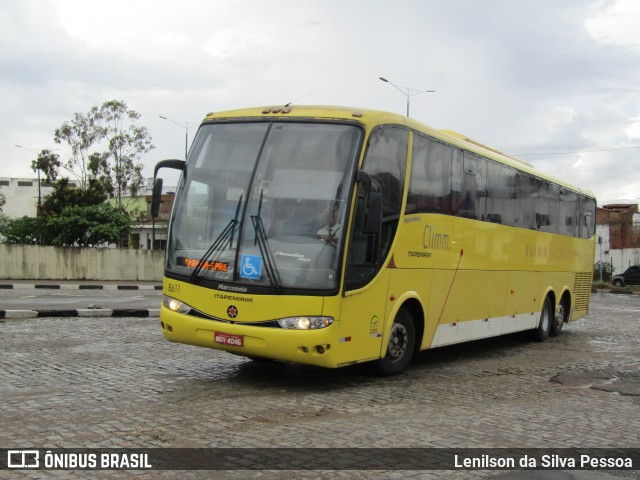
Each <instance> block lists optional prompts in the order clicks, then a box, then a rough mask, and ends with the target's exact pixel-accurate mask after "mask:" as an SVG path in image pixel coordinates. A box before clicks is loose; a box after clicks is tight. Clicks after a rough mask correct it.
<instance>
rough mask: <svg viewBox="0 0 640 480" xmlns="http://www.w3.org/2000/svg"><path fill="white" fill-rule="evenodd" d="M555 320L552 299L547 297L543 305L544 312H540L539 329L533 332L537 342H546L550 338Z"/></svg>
mask: <svg viewBox="0 0 640 480" xmlns="http://www.w3.org/2000/svg"><path fill="white" fill-rule="evenodd" d="M553 318H554V316H553V305H552V302H551V298H549V297H547V298H545V299H544V303H543V304H542V311H541V312H540V321H539V322H538V327H537V328H536V329H535V330H534V331H533V339H534V340H535V341H536V342H544V341H545V340H546V339H547V338H549V334H550V333H551V323H552V322H553Z"/></svg>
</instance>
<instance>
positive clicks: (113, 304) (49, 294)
mask: <svg viewBox="0 0 640 480" xmlns="http://www.w3.org/2000/svg"><path fill="white" fill-rule="evenodd" d="M3 285H4V287H6V286H11V287H12V288H3ZM160 285H161V284H160V283H157V284H151V283H144V284H139V283H135V282H111V283H109V282H83V283H78V282H46V283H45V282H38V283H33V282H22V283H16V282H8V281H5V282H3V283H0V310H69V309H86V308H104V309H158V308H160V304H161V302H162V290H159V289H157V288H156V287H158V288H159V287H160Z"/></svg>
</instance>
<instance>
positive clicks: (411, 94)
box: [379, 77, 435, 117]
mask: <svg viewBox="0 0 640 480" xmlns="http://www.w3.org/2000/svg"><path fill="white" fill-rule="evenodd" d="M379 78H380V80H382V81H383V82H384V83H388V84H389V85H391V86H392V87H393V88H395V89H396V90H398V91H399V92H400V93H401V94H403V95H404V96H405V97H407V117H408V116H409V100H410V98H411V97H415V96H416V95H420V94H421V93H435V90H414V89H413V88H409V87H402V86H399V85H396V84H395V83H393V82H391V81H389V80H387V79H386V78H384V77H379ZM405 90H406V92H405Z"/></svg>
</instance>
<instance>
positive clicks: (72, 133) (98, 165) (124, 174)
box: [37, 100, 154, 210]
mask: <svg viewBox="0 0 640 480" xmlns="http://www.w3.org/2000/svg"><path fill="white" fill-rule="evenodd" d="M140 117H141V115H140V114H139V113H138V112H136V111H135V110H132V109H130V108H129V107H128V106H127V104H126V103H125V102H124V101H122V100H108V101H106V102H104V103H103V104H102V106H101V107H100V108H98V107H93V108H91V110H90V111H89V112H88V113H87V114H86V115H82V114H79V113H76V114H75V115H74V117H73V120H72V121H70V122H64V123H63V124H62V126H61V127H60V128H58V129H56V131H55V136H54V140H55V142H56V143H67V144H68V145H69V147H70V148H71V153H72V156H71V158H69V160H68V161H67V162H66V163H64V164H62V163H61V162H59V161H56V159H55V158H54V157H53V156H51V155H49V156H45V157H44V158H43V159H42V161H41V162H39V163H38V164H37V166H38V167H39V168H40V169H41V170H42V171H45V172H46V173H47V175H48V178H50V179H53V180H55V178H56V176H59V174H60V169H61V168H62V169H64V170H66V171H67V172H69V173H70V174H71V175H72V176H73V177H74V178H75V180H77V181H78V183H79V186H80V189H81V190H84V191H86V190H89V189H90V188H95V187H96V186H99V189H100V190H101V191H105V192H107V193H108V195H109V197H110V198H115V199H116V206H117V207H118V208H119V209H121V210H122V209H124V205H123V198H124V197H125V196H130V197H133V198H135V197H138V196H140V193H141V191H142V186H143V185H144V178H143V177H142V161H141V158H142V156H143V155H145V154H146V153H148V152H149V151H151V149H153V148H154V146H153V144H152V143H151V136H150V135H149V132H148V130H147V128H146V127H144V126H141V125H139V124H138V121H139V120H140ZM56 172H57V175H56Z"/></svg>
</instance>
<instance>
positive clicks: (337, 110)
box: [204, 105, 595, 198]
mask: <svg viewBox="0 0 640 480" xmlns="http://www.w3.org/2000/svg"><path fill="white" fill-rule="evenodd" d="M292 117H294V118H312V119H325V120H327V119H329V120H350V121H357V122H359V123H362V124H363V125H366V126H367V127H368V128H369V129H370V128H372V127H374V126H376V125H386V124H397V125H404V126H406V127H408V128H410V129H413V130H416V131H419V132H422V133H424V134H427V135H429V136H431V137H433V138H436V139H438V140H441V141H443V142H446V143H449V144H451V145H454V146H457V147H458V148H460V149H462V150H467V151H469V152H473V153H476V154H478V155H481V156H483V157H487V158H491V159H492V160H495V161H498V162H500V163H503V164H505V165H509V166H510V167H513V168H515V169H517V170H521V171H523V172H527V173H530V174H532V175H535V176H537V177H540V178H542V179H545V180H548V181H550V182H552V183H555V184H558V185H560V186H562V187H565V188H567V189H570V190H573V191H576V192H579V193H582V194H584V195H587V196H589V197H592V198H595V195H594V194H593V192H591V191H589V190H586V189H583V188H580V187H577V186H575V185H572V184H569V183H567V182H565V181H563V180H560V179H558V178H556V177H554V176H552V175H549V174H546V173H543V172H541V171H539V170H537V169H535V168H534V166H533V165H532V164H530V163H529V162H526V161H524V160H521V159H519V158H517V157H514V156H512V155H509V154H507V153H504V152H500V151H499V150H496V149H494V148H492V147H489V146H487V145H484V144H482V143H480V142H478V141H477V140H474V139H471V138H469V137H467V136H466V135H463V134H461V133H458V132H455V131H452V130H446V129H436V128H433V127H429V126H428V125H425V124H423V123H421V122H418V121H417V120H415V119H413V118H408V117H405V116H403V115H399V114H396V113H390V112H385V111H382V110H371V109H363V108H356V107H343V106H326V105H284V106H282V105H279V106H264V107H253V108H242V109H238V110H228V111H223V112H215V113H209V114H207V115H206V117H205V119H204V122H208V121H216V120H223V119H230V118H243V119H247V120H248V119H258V118H260V119H264V118H273V119H282V118H292Z"/></svg>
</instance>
